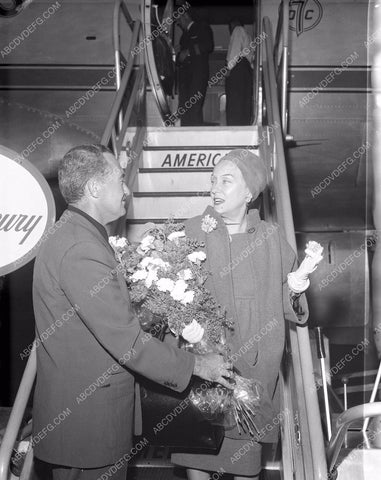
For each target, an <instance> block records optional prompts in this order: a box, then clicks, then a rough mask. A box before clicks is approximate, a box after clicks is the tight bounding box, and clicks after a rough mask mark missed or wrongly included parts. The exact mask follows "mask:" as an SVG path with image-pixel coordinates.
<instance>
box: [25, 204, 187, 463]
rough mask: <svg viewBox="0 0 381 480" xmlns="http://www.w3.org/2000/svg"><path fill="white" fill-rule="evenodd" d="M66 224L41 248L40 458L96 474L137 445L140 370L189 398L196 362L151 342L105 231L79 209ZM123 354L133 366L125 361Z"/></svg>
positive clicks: (36, 408) (37, 293)
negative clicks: (134, 438)
mask: <svg viewBox="0 0 381 480" xmlns="http://www.w3.org/2000/svg"><path fill="white" fill-rule="evenodd" d="M61 218H68V220H67V222H66V223H65V224H63V225H62V226H61V228H57V229H56V231H55V233H54V234H53V235H51V236H50V237H49V238H48V239H47V240H46V241H45V242H44V244H43V245H42V246H41V249H40V251H39V254H38V256H37V259H36V263H35V267H34V279H33V302H34V312H35V320H36V336H37V339H40V341H41V344H40V345H39V346H38V348H37V383H36V389H35V395H34V405H33V430H34V437H33V444H34V453H35V455H36V457H38V458H39V459H41V460H44V461H46V462H49V463H54V464H59V465H67V466H71V467H79V468H96V467H101V466H104V465H109V464H112V463H114V462H116V461H117V460H118V459H120V458H121V456H122V455H123V454H125V453H126V452H128V451H129V449H130V448H131V447H132V433H133V428H134V420H136V416H138V417H139V412H140V410H139V409H140V404H139V402H136V410H137V412H135V418H134V409H135V380H134V375H133V372H137V373H139V374H141V375H143V376H145V377H147V378H149V379H151V380H154V381H156V382H158V383H160V384H162V385H166V386H170V387H171V388H172V389H174V390H177V391H182V390H184V389H185V387H186V386H187V384H188V382H189V380H190V377H191V375H192V372H193V367H194V356H193V355H191V354H189V353H187V352H185V351H182V350H179V349H176V348H174V347H171V346H170V345H168V344H165V343H162V342H159V341H158V340H156V339H154V338H151V339H148V340H147V334H145V333H144V332H142V330H141V329H140V326H139V323H138V321H137V320H136V319H135V318H134V316H133V313H132V309H131V303H130V299H129V294H128V291H127V288H126V283H125V280H124V278H123V275H122V274H121V273H119V272H118V271H117V263H116V261H115V258H114V254H113V251H112V249H111V247H110V246H109V244H108V242H107V236H106V235H105V234H103V235H102V226H100V225H99V224H98V228H97V226H96V225H95V223H96V222H95V223H94V222H91V221H89V219H88V218H86V217H85V216H83V215H81V214H79V213H77V212H73V211H66V212H65V214H64V217H61ZM99 227H100V228H99ZM105 237H106V238H105ZM97 290H98V293H96V291H97ZM123 357H124V358H125V359H126V360H128V361H127V362H126V365H125V366H121V365H120V364H119V363H118V360H119V359H121V358H123ZM140 423H141V422H140ZM135 433H139V432H135Z"/></svg>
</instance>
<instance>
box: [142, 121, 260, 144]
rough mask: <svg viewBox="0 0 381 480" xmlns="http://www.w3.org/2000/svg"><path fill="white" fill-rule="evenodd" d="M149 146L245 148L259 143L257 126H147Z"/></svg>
mask: <svg viewBox="0 0 381 480" xmlns="http://www.w3.org/2000/svg"><path fill="white" fill-rule="evenodd" d="M146 143H147V146H148V147H163V146H173V147H183V146H188V147H190V146H192V147H193V146H197V147H199V146H200V145H201V146H204V147H207V146H210V147H213V146H215V145H222V146H224V147H228V146H229V145H230V148H232V146H233V147H238V148H240V147H241V148H243V147H246V146H252V145H257V143H258V128H257V126H254V125H250V126H247V127H246V126H239V127H204V126H203V127H168V128H166V127H164V128H163V127H162V128H157V127H147V137H146Z"/></svg>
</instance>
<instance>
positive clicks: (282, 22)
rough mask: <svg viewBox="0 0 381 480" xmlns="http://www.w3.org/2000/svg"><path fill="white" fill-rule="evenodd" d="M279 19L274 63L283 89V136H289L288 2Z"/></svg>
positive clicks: (283, 5)
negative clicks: (280, 52)
mask: <svg viewBox="0 0 381 480" xmlns="http://www.w3.org/2000/svg"><path fill="white" fill-rule="evenodd" d="M279 11H280V14H279V18H278V24H277V31H276V37H275V42H274V54H273V55H274V62H275V65H276V67H275V75H276V76H275V78H278V76H279V75H280V80H281V81H280V85H281V86H280V89H281V97H280V98H281V109H280V111H281V118H282V128H283V136H284V138H286V135H287V84H288V50H289V43H288V37H289V15H290V4H289V2H288V1H286V2H285V1H282V2H281V4H280V6H279ZM281 40H282V54H281V56H280V61H279V63H278V55H279V47H280V44H281Z"/></svg>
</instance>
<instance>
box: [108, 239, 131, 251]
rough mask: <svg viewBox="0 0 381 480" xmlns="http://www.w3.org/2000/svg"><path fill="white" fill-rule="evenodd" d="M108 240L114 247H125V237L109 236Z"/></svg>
mask: <svg viewBox="0 0 381 480" xmlns="http://www.w3.org/2000/svg"><path fill="white" fill-rule="evenodd" d="M108 241H109V243H110V245H111V246H112V247H114V248H125V247H126V246H127V238H126V237H109V239H108Z"/></svg>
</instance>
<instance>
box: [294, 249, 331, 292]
mask: <svg viewBox="0 0 381 480" xmlns="http://www.w3.org/2000/svg"><path fill="white" fill-rule="evenodd" d="M306 247H307V248H306V249H305V253H306V256H305V258H304V260H303V261H302V263H301V264H300V266H299V268H298V269H297V270H296V271H295V272H291V273H289V274H288V275H287V283H288V286H289V288H290V290H292V291H293V292H294V293H302V292H304V291H305V290H307V288H308V287H309V286H310V281H309V278H308V276H309V275H310V273H312V272H314V271H315V270H316V268H317V266H318V263H319V262H321V260H322V259H323V255H322V252H323V247H322V246H321V245H320V244H319V243H317V242H313V241H311V242H308V243H307V245H306Z"/></svg>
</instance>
